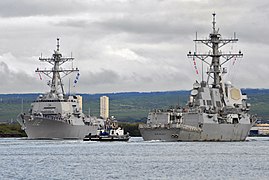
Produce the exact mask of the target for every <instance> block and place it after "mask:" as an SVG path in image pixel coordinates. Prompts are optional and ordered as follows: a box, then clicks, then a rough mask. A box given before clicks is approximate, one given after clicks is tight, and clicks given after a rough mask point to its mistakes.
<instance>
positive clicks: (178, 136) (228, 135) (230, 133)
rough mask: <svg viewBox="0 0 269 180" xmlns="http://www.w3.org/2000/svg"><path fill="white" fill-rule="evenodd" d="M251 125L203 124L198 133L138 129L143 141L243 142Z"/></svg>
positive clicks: (171, 129)
mask: <svg viewBox="0 0 269 180" xmlns="http://www.w3.org/2000/svg"><path fill="white" fill-rule="evenodd" d="M251 127H252V124H204V125H203V128H202V129H201V131H200V132H198V131H187V130H184V129H181V128H166V127H157V128H149V127H142V128H140V129H139V130H140V133H141V135H142V137H143V139H144V140H145V141H150V140H160V141H245V139H246V137H247V136H248V133H249V130H250V128H251Z"/></svg>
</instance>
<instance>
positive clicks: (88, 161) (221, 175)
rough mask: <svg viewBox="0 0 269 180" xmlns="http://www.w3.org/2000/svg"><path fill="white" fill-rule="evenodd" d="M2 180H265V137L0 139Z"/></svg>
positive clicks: (268, 150)
mask: <svg viewBox="0 0 269 180" xmlns="http://www.w3.org/2000/svg"><path fill="white" fill-rule="evenodd" d="M0 162H1V163H0V169H1V172H0V179H1V180H5V179H72V180H74V179H128V180H131V179H169V180H170V179H268V178H269V138H258V137H255V138H248V139H247V141H245V142H158V141H149V142H145V141H143V140H142V138H131V139H130V141H129V142H84V141H82V140H25V139H20V138H19V139H16V138H2V139H0Z"/></svg>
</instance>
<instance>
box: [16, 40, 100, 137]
mask: <svg viewBox="0 0 269 180" xmlns="http://www.w3.org/2000/svg"><path fill="white" fill-rule="evenodd" d="M39 60H40V61H42V62H47V63H49V64H51V65H52V66H53V67H52V69H45V70H41V69H39V68H37V70H36V71H35V72H37V73H43V74H44V75H46V76H48V77H49V78H50V79H51V81H49V83H48V85H49V86H50V92H48V93H46V94H44V95H39V97H37V99H36V100H35V101H34V102H33V103H32V104H31V109H30V110H29V112H28V113H21V114H19V115H18V118H17V121H18V122H19V123H20V125H21V127H22V129H23V130H25V132H26V134H27V136H28V138H30V139H55V138H56V139H83V138H84V137H85V134H89V133H91V134H96V132H97V129H98V128H100V127H102V126H103V125H104V122H103V120H102V119H98V118H96V117H90V116H86V115H84V114H83V113H82V97H81V96H79V95H67V94H65V92H64V87H63V81H62V78H63V77H65V76H67V75H69V74H71V73H73V72H76V73H77V77H76V80H75V81H74V83H76V82H77V80H78V77H79V73H78V72H79V70H78V69H77V68H76V69H74V68H72V69H63V68H61V67H60V66H61V65H63V64H64V63H66V62H68V61H73V60H74V58H73V57H68V58H65V57H62V54H61V53H60V45H59V38H58V39H57V50H55V51H54V54H53V55H52V57H51V58H42V57H40V58H39ZM40 77H41V76H40Z"/></svg>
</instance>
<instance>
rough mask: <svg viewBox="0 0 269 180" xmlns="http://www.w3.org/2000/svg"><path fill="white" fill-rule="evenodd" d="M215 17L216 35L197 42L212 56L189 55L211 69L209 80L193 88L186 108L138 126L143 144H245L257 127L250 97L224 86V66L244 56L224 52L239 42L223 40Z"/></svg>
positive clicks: (151, 116) (152, 117) (228, 84)
mask: <svg viewBox="0 0 269 180" xmlns="http://www.w3.org/2000/svg"><path fill="white" fill-rule="evenodd" d="M215 16H216V14H215V13H213V31H212V33H210V34H209V39H204V40H198V39H197V38H196V40H194V42H195V43H197V42H199V43H202V44H204V45H206V46H208V47H209V48H210V49H211V50H210V51H209V53H206V54H199V53H197V52H194V53H191V52H189V54H188V55H187V56H188V57H190V58H197V59H199V60H201V61H202V62H203V63H204V64H207V65H208V71H207V79H206V80H203V79H202V81H201V82H198V81H196V82H195V83H194V84H193V89H192V90H191V92H190V97H189V101H188V103H187V105H186V106H185V107H177V108H171V109H168V110H154V111H152V112H150V113H149V115H148V119H147V122H146V124H140V125H139V130H140V132H141V135H142V137H143V139H144V140H146V141H148V140H161V141H244V140H245V139H246V137H247V136H248V133H249V131H250V128H251V127H252V126H253V125H254V124H255V122H256V116H254V115H250V114H249V110H250V104H249V103H247V95H245V94H243V93H242V92H241V90H240V89H238V88H236V87H235V86H234V85H232V84H231V82H229V81H227V82H224V79H223V76H224V74H225V73H227V68H224V67H223V65H224V64H225V63H227V62H228V61H230V60H231V59H232V58H238V57H242V56H243V54H242V53H241V51H239V53H235V54H233V53H229V54H224V53H222V52H221V50H220V49H221V47H223V46H224V45H226V44H228V43H233V42H236V41H238V39H236V37H234V38H231V39H224V38H222V37H221V35H220V34H219V32H218V31H219V30H216V28H215V24H216V21H215ZM207 58H209V59H211V60H210V62H208V61H207Z"/></svg>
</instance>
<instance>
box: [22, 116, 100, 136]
mask: <svg viewBox="0 0 269 180" xmlns="http://www.w3.org/2000/svg"><path fill="white" fill-rule="evenodd" d="M21 123H23V124H22V127H23V129H24V130H25V132H26V134H27V136H28V138H29V139H83V138H84V137H85V136H86V135H88V134H89V133H91V134H96V133H97V129H98V126H92V125H71V124H68V123H66V122H63V121H57V120H52V119H46V118H41V117H34V118H32V119H31V118H30V117H29V116H24V118H23V120H21Z"/></svg>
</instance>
